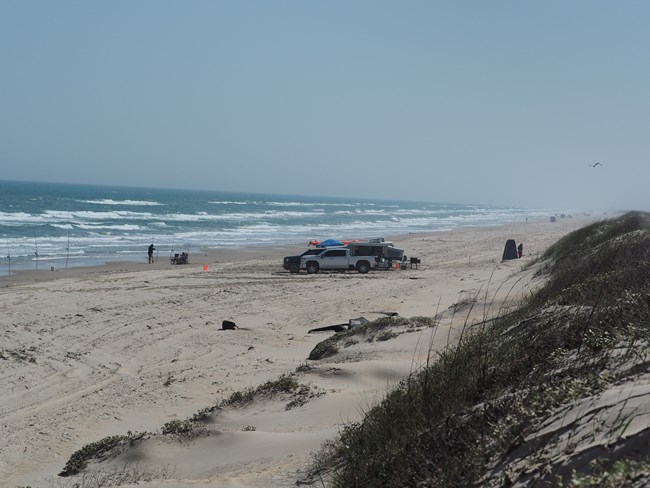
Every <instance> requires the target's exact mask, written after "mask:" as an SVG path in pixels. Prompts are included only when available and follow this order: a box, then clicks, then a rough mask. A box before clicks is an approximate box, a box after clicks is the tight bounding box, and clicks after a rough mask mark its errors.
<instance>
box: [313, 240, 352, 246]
mask: <svg viewBox="0 0 650 488" xmlns="http://www.w3.org/2000/svg"><path fill="white" fill-rule="evenodd" d="M318 246H319V247H336V246H345V244H343V243H342V242H341V241H337V240H336V239H327V240H326V241H323V242H321V243H320V244H318Z"/></svg>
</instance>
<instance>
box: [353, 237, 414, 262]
mask: <svg viewBox="0 0 650 488" xmlns="http://www.w3.org/2000/svg"><path fill="white" fill-rule="evenodd" d="M348 248H349V249H350V253H351V254H352V255H353V256H372V257H377V258H380V259H381V258H383V259H386V260H389V261H401V260H402V259H403V258H404V249H399V248H397V247H395V246H394V245H393V243H392V242H387V241H383V240H382V241H378V240H373V241H368V242H365V241H363V242H351V243H350V244H349V245H348Z"/></svg>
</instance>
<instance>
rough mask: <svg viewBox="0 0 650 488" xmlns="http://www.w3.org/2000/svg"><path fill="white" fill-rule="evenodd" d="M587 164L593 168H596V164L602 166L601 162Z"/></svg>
mask: <svg viewBox="0 0 650 488" xmlns="http://www.w3.org/2000/svg"><path fill="white" fill-rule="evenodd" d="M587 166H591V167H592V168H595V167H596V166H602V164H600V163H594V164H589V165H587Z"/></svg>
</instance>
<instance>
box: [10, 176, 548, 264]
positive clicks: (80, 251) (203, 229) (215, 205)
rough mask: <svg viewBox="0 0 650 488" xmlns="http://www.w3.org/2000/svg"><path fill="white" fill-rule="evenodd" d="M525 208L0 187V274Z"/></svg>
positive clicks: (490, 221) (465, 221) (383, 232)
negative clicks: (150, 248) (149, 250)
mask: <svg viewBox="0 0 650 488" xmlns="http://www.w3.org/2000/svg"><path fill="white" fill-rule="evenodd" d="M557 212H558V209H542V208H538V209H524V208H511V207H498V206H488V205H462V204H445V203H426V202H403V201H390V200H367V199H361V198H334V197H317V196H288V195H264V194H249V193H229V192H220V191H196V190H174V189H153V188H130V187H114V186H93V185H76V184H53V183H32V182H15V181H0V239H1V240H0V256H2V259H1V260H0V273H9V272H11V270H13V269H16V270H18V269H39V268H43V269H50V268H51V267H55V268H57V269H60V268H67V267H75V266H88V265H96V264H103V263H107V262H111V261H143V262H146V260H147V253H146V251H147V247H148V246H149V244H151V243H153V244H154V246H155V247H156V256H157V257H158V259H168V258H169V255H170V254H171V253H174V252H182V251H185V252H190V253H191V252H192V251H197V250H204V249H207V248H224V247H227V248H241V247H250V246H273V245H285V244H304V245H305V246H307V243H308V242H309V241H310V240H312V239H319V240H322V239H328V238H335V239H363V238H368V237H384V236H390V235H396V234H406V233H416V232H430V231H437V230H448V229H455V228H459V227H463V226H485V225H496V224H503V223H507V222H514V221H521V220H524V219H525V218H529V219H535V218H542V217H547V216H548V215H551V214H554V213H557Z"/></svg>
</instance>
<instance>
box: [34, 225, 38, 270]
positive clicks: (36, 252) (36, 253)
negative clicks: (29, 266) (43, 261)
mask: <svg viewBox="0 0 650 488" xmlns="http://www.w3.org/2000/svg"><path fill="white" fill-rule="evenodd" d="M34 248H35V251H34V254H35V255H36V269H38V241H37V240H36V231H34Z"/></svg>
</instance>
